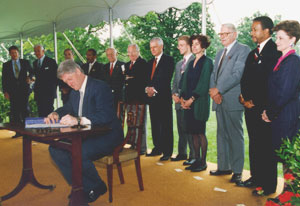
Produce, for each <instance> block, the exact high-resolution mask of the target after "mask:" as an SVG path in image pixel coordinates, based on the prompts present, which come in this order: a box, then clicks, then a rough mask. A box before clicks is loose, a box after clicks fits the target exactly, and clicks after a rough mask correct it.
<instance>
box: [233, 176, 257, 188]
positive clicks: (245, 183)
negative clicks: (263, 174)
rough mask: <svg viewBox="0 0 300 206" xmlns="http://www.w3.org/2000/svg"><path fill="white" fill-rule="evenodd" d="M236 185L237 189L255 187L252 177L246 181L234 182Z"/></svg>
mask: <svg viewBox="0 0 300 206" xmlns="http://www.w3.org/2000/svg"><path fill="white" fill-rule="evenodd" d="M236 185H237V186H239V187H249V188H251V187H256V186H257V185H256V183H255V181H254V179H253V178H252V177H250V178H249V179H247V180H246V181H238V182H236Z"/></svg>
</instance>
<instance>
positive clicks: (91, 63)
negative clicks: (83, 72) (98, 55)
mask: <svg viewBox="0 0 300 206" xmlns="http://www.w3.org/2000/svg"><path fill="white" fill-rule="evenodd" d="M96 60H97V59H95V60H94V61H93V62H92V63H89V64H91V65H92V66H93V65H94V64H95V62H96Z"/></svg>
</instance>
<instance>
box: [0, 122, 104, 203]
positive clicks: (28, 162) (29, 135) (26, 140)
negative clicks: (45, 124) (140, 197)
mask: <svg viewBox="0 0 300 206" xmlns="http://www.w3.org/2000/svg"><path fill="white" fill-rule="evenodd" d="M0 129H7V130H12V131H16V132H18V133H19V134H21V135H22V136H23V171H22V176H21V179H20V182H19V184H18V185H17V186H16V188H15V189H14V190H13V191H11V192H10V193H8V194H7V195H4V196H2V197H0V198H1V199H0V205H1V202H2V201H4V200H7V199H9V198H12V197H13V196H15V195H16V194H18V193H19V192H20V191H21V190H22V189H23V188H24V187H25V186H26V185H27V184H28V183H31V184H32V185H34V186H36V187H38V188H41V189H49V190H53V189H54V188H55V185H42V184H40V183H39V182H38V181H37V180H36V178H35V176H34V172H33V169H32V148H31V145H32V141H36V142H41V143H45V144H49V145H52V146H55V147H58V148H62V149H66V150H68V151H70V152H71V154H72V195H71V199H70V204H69V205H70V206H78V205H82V204H84V203H85V202H84V198H83V185H82V162H81V161H82V157H81V154H82V152H81V143H82V140H83V139H84V138H87V136H90V135H95V134H97V135H103V134H105V133H107V132H108V131H109V130H110V128H108V127H99V126H93V127H89V128H81V129H78V128H70V127H68V128H43V129H25V128H24V125H17V124H0ZM64 139H65V140H68V142H70V143H67V142H62V141H60V140H64Z"/></svg>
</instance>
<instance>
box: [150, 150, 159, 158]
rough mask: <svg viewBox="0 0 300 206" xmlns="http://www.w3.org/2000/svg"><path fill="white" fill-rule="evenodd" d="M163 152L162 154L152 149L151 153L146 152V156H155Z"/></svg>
mask: <svg viewBox="0 0 300 206" xmlns="http://www.w3.org/2000/svg"><path fill="white" fill-rule="evenodd" d="M161 154H162V152H159V151H153V150H152V152H151V153H148V154H146V157H154V156H159V155H161Z"/></svg>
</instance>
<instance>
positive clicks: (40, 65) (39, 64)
mask: <svg viewBox="0 0 300 206" xmlns="http://www.w3.org/2000/svg"><path fill="white" fill-rule="evenodd" d="M41 67H42V64H41V59H39V60H38V68H39V69H40V68H41Z"/></svg>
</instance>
